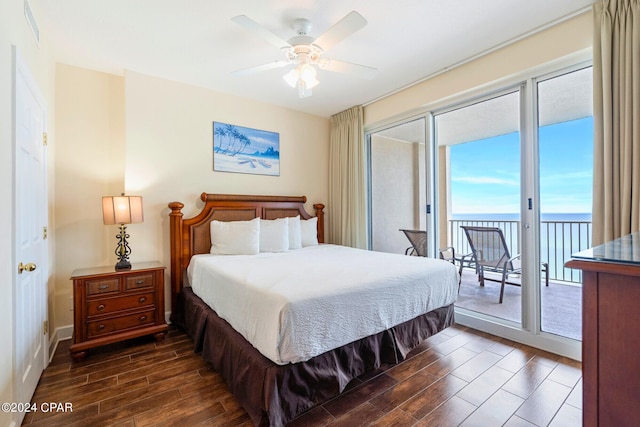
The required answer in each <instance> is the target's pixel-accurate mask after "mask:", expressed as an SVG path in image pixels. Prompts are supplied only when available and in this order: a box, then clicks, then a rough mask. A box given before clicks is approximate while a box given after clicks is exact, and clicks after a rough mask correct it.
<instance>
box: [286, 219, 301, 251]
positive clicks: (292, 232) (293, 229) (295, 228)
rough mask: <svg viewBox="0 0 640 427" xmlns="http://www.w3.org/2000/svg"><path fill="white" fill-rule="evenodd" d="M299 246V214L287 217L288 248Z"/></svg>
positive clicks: (297, 247)
mask: <svg viewBox="0 0 640 427" xmlns="http://www.w3.org/2000/svg"><path fill="white" fill-rule="evenodd" d="M301 247H302V235H301V231H300V215H298V216H296V217H289V249H300V248H301Z"/></svg>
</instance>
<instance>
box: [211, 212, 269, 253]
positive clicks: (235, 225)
mask: <svg viewBox="0 0 640 427" xmlns="http://www.w3.org/2000/svg"><path fill="white" fill-rule="evenodd" d="M210 231H211V251H210V252H211V253H212V254H216V255H255V254H257V253H258V252H259V250H260V218H254V219H252V220H250V221H217V220H213V221H211V225H210Z"/></svg>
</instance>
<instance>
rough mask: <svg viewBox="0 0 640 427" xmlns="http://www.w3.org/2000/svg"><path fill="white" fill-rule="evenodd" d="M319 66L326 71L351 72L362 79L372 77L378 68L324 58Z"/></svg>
mask: <svg viewBox="0 0 640 427" xmlns="http://www.w3.org/2000/svg"><path fill="white" fill-rule="evenodd" d="M320 68H321V69H323V70H327V71H334V72H336V73H348V74H353V75H354V76H358V77H360V78H363V79H372V78H373V77H374V76H375V75H376V74H377V73H378V70H377V69H376V68H373V67H367V66H366V65H359V64H352V63H351V62H344V61H338V60H335V59H327V60H324V61H323V62H322V63H321V64H320Z"/></svg>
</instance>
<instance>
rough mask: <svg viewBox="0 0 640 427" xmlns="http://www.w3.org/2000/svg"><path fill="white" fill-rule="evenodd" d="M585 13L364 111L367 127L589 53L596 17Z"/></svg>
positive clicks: (394, 95) (387, 98) (379, 102)
mask: <svg viewBox="0 0 640 427" xmlns="http://www.w3.org/2000/svg"><path fill="white" fill-rule="evenodd" d="M592 16H593V15H592V13H591V12H590V11H589V12H586V13H583V14H581V15H578V16H576V17H574V18H572V19H570V20H568V21H565V22H563V23H561V24H559V25H556V26H553V27H551V28H548V29H546V30H544V31H542V32H540V33H537V34H535V35H533V36H531V37H528V38H526V39H523V40H520V41H518V42H516V43H513V44H510V45H508V46H506V47H504V48H502V49H499V50H496V51H494V52H492V53H490V54H488V55H485V56H483V57H481V58H478V59H476V60H474V61H471V62H469V63H466V64H464V65H461V66H459V67H456V68H454V69H452V70H450V71H447V72H445V73H442V74H439V75H437V76H435V77H433V78H431V79H428V80H425V81H424V82H421V83H419V84H416V85H414V86H411V87H409V88H407V89H405V90H402V91H400V92H398V93H396V94H393V95H391V96H388V97H386V98H383V99H381V100H379V101H377V102H374V103H372V104H369V105H367V106H365V108H364V121H365V126H372V125H375V124H376V123H378V122H384V121H386V120H389V118H391V117H398V116H401V115H402V114H403V113H407V112H409V111H412V110H416V109H420V108H421V107H422V108H424V106H427V105H430V104H434V103H436V102H442V101H443V100H446V99H449V98H452V97H456V96H460V95H461V94H464V93H465V92H467V91H471V90H477V89H478V88H482V87H483V86H487V85H492V84H495V83H496V82H499V81H501V80H508V79H510V78H511V77H512V76H517V75H521V74H522V73H523V72H525V71H528V70H534V69H535V68H537V67H540V66H541V65H543V64H546V63H549V62H552V61H555V60H558V59H560V58H563V57H566V56H569V55H573V54H576V53H577V52H580V51H583V50H585V49H590V48H591V46H592V43H593V40H592V34H593V17H592Z"/></svg>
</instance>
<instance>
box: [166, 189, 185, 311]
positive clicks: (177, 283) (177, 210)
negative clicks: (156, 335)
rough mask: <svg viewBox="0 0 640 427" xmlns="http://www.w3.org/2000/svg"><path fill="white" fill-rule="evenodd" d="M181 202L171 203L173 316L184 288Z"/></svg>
mask: <svg viewBox="0 0 640 427" xmlns="http://www.w3.org/2000/svg"><path fill="white" fill-rule="evenodd" d="M183 207H184V204H182V203H180V202H171V203H169V208H170V209H171V213H170V214H169V227H170V240H171V245H170V246H171V318H173V316H174V315H175V314H176V308H177V299H178V294H179V293H180V291H181V290H182V256H183V253H184V252H183V250H182V244H183V239H182V216H183V214H182V208H183Z"/></svg>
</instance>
